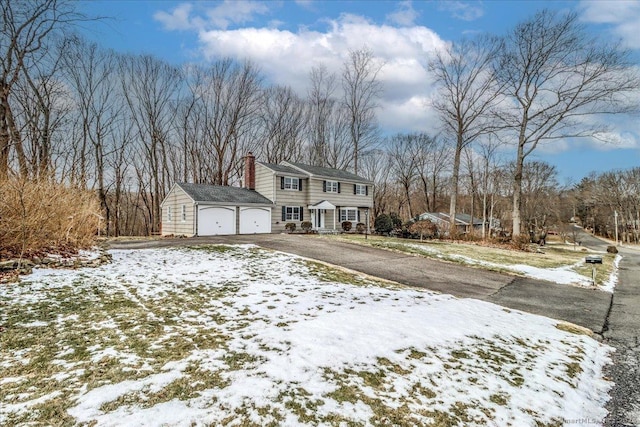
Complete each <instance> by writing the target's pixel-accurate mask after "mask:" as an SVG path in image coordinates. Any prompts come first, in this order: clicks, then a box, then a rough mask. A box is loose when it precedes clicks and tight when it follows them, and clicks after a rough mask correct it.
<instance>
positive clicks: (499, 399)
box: [489, 393, 509, 406]
mask: <svg viewBox="0 0 640 427" xmlns="http://www.w3.org/2000/svg"><path fill="white" fill-rule="evenodd" d="M489 400H490V401H492V402H493V403H495V404H496V405H500V406H507V403H509V396H508V395H507V394H505V393H496V394H492V395H491V396H489Z"/></svg>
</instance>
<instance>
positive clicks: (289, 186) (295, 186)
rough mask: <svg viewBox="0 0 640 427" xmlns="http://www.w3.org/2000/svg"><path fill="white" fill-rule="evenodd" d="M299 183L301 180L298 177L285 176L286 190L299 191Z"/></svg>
mask: <svg viewBox="0 0 640 427" xmlns="http://www.w3.org/2000/svg"><path fill="white" fill-rule="evenodd" d="M299 185H300V181H299V179H298V178H294V177H292V176H285V177H284V189H285V190H295V191H298V190H299V189H300V187H299Z"/></svg>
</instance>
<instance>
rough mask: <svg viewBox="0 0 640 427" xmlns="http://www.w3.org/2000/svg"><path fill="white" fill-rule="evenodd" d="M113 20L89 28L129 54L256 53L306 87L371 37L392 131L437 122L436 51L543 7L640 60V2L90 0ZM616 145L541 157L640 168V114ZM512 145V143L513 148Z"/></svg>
mask: <svg viewBox="0 0 640 427" xmlns="http://www.w3.org/2000/svg"><path fill="white" fill-rule="evenodd" d="M80 7H81V9H82V11H84V12H85V13H86V14H88V15H91V16H102V17H109V19H105V20H102V21H101V22H98V23H92V24H91V27H90V28H85V29H84V32H85V34H86V35H87V37H89V38H90V39H93V40H95V41H97V42H98V43H100V44H101V45H102V46H105V47H110V48H113V49H114V50H116V51H119V52H131V53H147V54H153V55H155V56H157V57H160V58H163V59H165V60H167V61H169V62H171V63H173V64H183V63H187V62H196V63H204V64H206V63H208V62H211V61H213V60H215V59H216V58H218V57H235V58H238V59H244V58H248V59H251V60H253V61H254V62H256V63H257V64H259V65H260V67H261V69H262V71H263V73H264V74H265V77H266V79H267V81H269V82H272V83H275V84H286V85H290V86H291V87H293V88H294V89H295V90H296V91H298V92H299V93H300V94H301V95H304V93H305V92H306V86H307V81H308V79H307V77H308V73H309V71H310V69H311V67H312V66H316V65H319V64H324V65H325V66H327V68H328V69H329V70H330V71H334V72H339V70H340V66H341V64H342V62H343V60H344V58H345V56H346V55H347V53H348V51H349V49H359V48H362V47H363V46H366V47H367V48H369V49H370V50H372V52H373V53H374V55H375V57H376V58H377V59H378V60H379V61H381V62H383V63H384V64H385V65H384V67H383V69H382V72H381V76H380V77H381V81H382V82H383V84H384V87H385V91H384V95H383V98H382V100H381V108H380V111H379V116H378V117H379V121H380V123H381V126H382V127H383V129H384V130H385V131H386V132H387V133H395V132H410V131H427V132H431V133H435V132H436V131H437V126H438V125H437V121H436V118H435V115H434V114H433V111H431V110H430V109H429V108H428V104H429V99H430V97H431V96H432V95H433V85H432V80H431V78H430V76H429V74H428V72H427V69H426V64H427V62H428V56H429V53H430V52H431V53H432V52H433V51H434V50H435V49H439V48H442V47H443V46H445V45H446V43H448V42H450V41H455V40H459V39H461V38H463V37H471V36H473V35H474V34H477V33H481V32H491V33H493V34H502V33H504V32H505V31H506V30H508V29H509V28H511V27H512V26H513V25H515V24H516V23H517V22H518V21H520V20H522V19H524V18H526V17H528V16H530V15H532V14H533V13H535V12H536V11H537V10H539V9H541V8H545V7H546V8H552V9H560V10H573V11H576V12H577V13H578V14H579V16H580V19H581V21H582V22H583V23H584V24H585V25H586V26H587V28H588V29H589V31H592V32H593V33H595V34H597V35H598V36H601V37H603V38H614V39H620V40H621V41H622V42H623V43H624V44H625V45H626V46H627V47H629V48H630V49H632V50H633V52H634V58H635V59H636V60H637V63H638V66H639V67H640V37H639V36H638V35H637V33H638V29H640V1H624V0H609V1H497V0H494V1H439V0H431V1H413V2H412V1H400V2H397V1H315V0H298V1H275V0H274V1H240V0H235V1H191V2H185V1H141V0H140V1H137V0H110V1H106V0H103V1H100V0H95V1H83V2H81V3H80ZM613 126H614V128H613V135H614V137H615V139H616V140H617V141H618V142H617V143H616V144H611V143H608V144H603V143H601V142H599V141H595V140H580V141H556V142H553V143H549V144H547V146H544V147H540V148H539V149H538V150H537V151H536V154H535V155H534V157H532V159H537V160H543V161H546V162H549V163H551V164H554V165H556V166H557V168H558V170H559V172H560V176H561V181H573V182H577V181H579V180H580V179H581V178H582V177H584V176H585V175H587V174H588V173H589V172H591V171H605V170H611V169H625V168H629V167H635V166H640V118H639V117H637V116H636V117H632V118H624V119H623V118H616V119H615V120H614V123H613ZM508 154H509V153H508V152H507V155H508Z"/></svg>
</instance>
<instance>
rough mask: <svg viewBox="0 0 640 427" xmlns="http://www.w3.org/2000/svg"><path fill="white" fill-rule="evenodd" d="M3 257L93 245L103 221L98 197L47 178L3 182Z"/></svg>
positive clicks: (0, 221) (0, 244)
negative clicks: (45, 179) (52, 181)
mask: <svg viewBox="0 0 640 427" xmlns="http://www.w3.org/2000/svg"><path fill="white" fill-rule="evenodd" d="M0 188H1V189H2V190H1V191H0V248H2V249H3V252H0V259H1V258H3V257H6V258H9V257H15V256H18V257H22V256H29V254H36V253H38V252H40V251H44V250H56V249H61V248H66V249H69V248H71V249H75V248H83V247H88V246H91V245H92V244H93V242H94V241H95V237H96V232H97V230H98V227H99V222H100V221H99V220H100V203H99V201H98V198H97V196H96V195H95V194H94V193H92V192H90V191H87V190H82V189H77V188H69V187H65V186H63V185H60V184H55V183H51V182H47V181H28V180H20V179H13V178H10V179H8V180H5V181H3V182H1V183H0Z"/></svg>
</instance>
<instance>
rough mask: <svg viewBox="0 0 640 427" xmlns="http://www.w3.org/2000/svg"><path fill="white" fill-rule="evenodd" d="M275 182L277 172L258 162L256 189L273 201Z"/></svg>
mask: <svg viewBox="0 0 640 427" xmlns="http://www.w3.org/2000/svg"><path fill="white" fill-rule="evenodd" d="M274 184H275V174H274V173H273V171H272V170H271V169H269V168H267V167H266V166H264V165H261V164H260V163H256V191H257V192H258V193H260V194H262V195H263V196H264V197H266V198H267V199H269V200H271V201H273V198H274V193H273V192H274Z"/></svg>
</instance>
